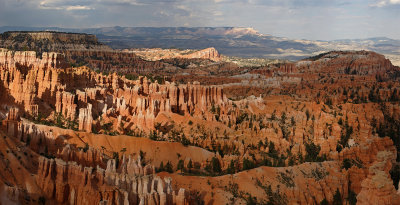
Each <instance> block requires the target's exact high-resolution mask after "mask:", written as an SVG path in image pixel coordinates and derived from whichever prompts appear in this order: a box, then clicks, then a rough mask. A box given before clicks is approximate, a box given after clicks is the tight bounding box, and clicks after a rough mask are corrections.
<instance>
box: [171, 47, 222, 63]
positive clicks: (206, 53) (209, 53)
mask: <svg viewBox="0 0 400 205" xmlns="http://www.w3.org/2000/svg"><path fill="white" fill-rule="evenodd" d="M178 58H188V59H191V58H202V59H209V60H213V61H220V60H221V56H220V54H219V53H218V51H217V49H215V48H213V47H212V48H206V49H203V50H200V51H193V52H191V53H188V54H182V55H180V56H178Z"/></svg>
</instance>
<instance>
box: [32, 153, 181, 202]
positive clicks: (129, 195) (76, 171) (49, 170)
mask: <svg viewBox="0 0 400 205" xmlns="http://www.w3.org/2000/svg"><path fill="white" fill-rule="evenodd" d="M137 162H139V164H137ZM137 162H136V161H135V160H133V159H132V158H131V157H129V159H128V160H127V161H126V160H125V157H124V158H123V160H122V162H121V165H120V168H118V169H117V166H116V161H115V160H110V161H108V163H107V164H108V165H107V169H106V170H104V169H102V168H100V167H98V166H97V167H96V168H93V167H83V166H81V165H78V164H77V163H76V162H72V161H70V162H65V161H63V160H61V159H47V158H45V157H40V158H39V170H38V178H37V183H38V185H39V186H40V187H41V188H42V189H43V191H44V193H45V194H46V197H48V198H51V199H54V200H55V201H57V202H58V203H62V204H67V203H68V204H99V203H106V202H107V203H108V204H181V205H184V204H188V196H187V194H186V193H185V190H184V189H180V190H179V191H174V190H173V189H172V184H171V179H170V178H165V179H161V178H160V177H157V176H155V175H154V174H153V173H154V167H153V168H152V167H151V166H150V165H147V166H146V167H141V165H140V159H139V160H138V161H137ZM131 169H132V170H131ZM136 171H137V172H136ZM93 187H96V189H94V188H93Z"/></svg>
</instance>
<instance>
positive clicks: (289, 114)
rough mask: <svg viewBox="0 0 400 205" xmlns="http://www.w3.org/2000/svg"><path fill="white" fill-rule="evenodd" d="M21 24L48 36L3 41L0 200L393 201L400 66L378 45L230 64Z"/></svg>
mask: <svg viewBox="0 0 400 205" xmlns="http://www.w3.org/2000/svg"><path fill="white" fill-rule="evenodd" d="M28 34H29V35H30V36H31V37H30V36H29V35H28V36H24V38H23V39H29V38H32V39H33V40H32V42H40V41H41V40H40V39H42V40H43V39H45V40H46V41H49V47H46V48H49V50H46V49H43V48H45V47H38V44H37V43H35V45H34V46H32V48H29V49H30V50H31V51H23V50H22V49H18V48H20V47H21V46H22V45H25V44H26V42H25V41H26V40H23V41H22V42H23V44H21V45H19V44H13V43H11V44H13V45H17V46H14V47H15V48H14V47H13V48H10V47H8V48H3V49H1V50H0V93H1V94H2V96H1V98H0V122H1V129H0V169H1V170H2V171H1V172H0V186H1V189H0V202H1V204H388V205H389V204H399V203H400V192H399V179H400V135H399V133H400V104H399V102H400V81H399V80H400V68H399V67H397V66H394V65H392V63H391V62H390V60H388V59H386V58H385V57H384V56H383V55H381V54H378V53H375V52H371V51H331V52H327V53H323V54H320V55H318V56H314V57H310V58H306V59H303V60H299V61H296V62H278V63H276V62H275V63H273V62H270V63H266V64H263V65H260V66H239V65H238V64H236V63H234V62H228V61H226V60H225V59H224V57H222V56H221V55H220V54H219V53H218V51H217V50H216V49H214V48H208V49H204V50H200V51H180V50H174V49H168V50H162V49H145V50H113V49H111V48H109V47H107V46H105V45H102V44H100V43H98V42H97V40H96V37H95V36H90V37H88V36H86V35H83V34H79V35H78V34H64V33H55V34H54V33H46V35H44V34H43V33H39V34H34V35H32V33H28ZM9 38H10V39H15V36H11V37H9ZM38 39H39V40H38ZM54 39H56V40H54ZM82 39H84V40H82ZM75 40H76V41H75ZM13 41H15V40H13ZM66 42H69V44H67V43H66ZM82 42H84V43H82ZM11 44H10V45H11ZM57 44H60V45H63V44H66V45H68V47H59V46H57ZM85 44H87V45H90V46H89V47H88V46H87V45H85ZM22 47H24V46H22ZM77 48H79V49H77ZM80 62H83V63H82V64H80ZM115 62H117V64H116V63H115ZM149 73H151V74H152V75H149Z"/></svg>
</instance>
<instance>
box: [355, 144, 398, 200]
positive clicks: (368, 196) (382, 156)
mask: <svg viewBox="0 0 400 205" xmlns="http://www.w3.org/2000/svg"><path fill="white" fill-rule="evenodd" d="M376 157H377V158H376V161H375V162H374V164H372V166H371V167H369V173H368V177H367V178H366V179H364V180H363V181H362V183H361V187H362V189H361V192H360V193H359V194H358V196H357V204H385V205H392V204H393V205H394V204H400V195H399V194H397V193H396V189H395V188H394V185H393V182H392V180H391V179H390V174H389V171H390V169H391V168H392V163H393V162H394V161H395V158H396V155H394V154H393V153H391V152H388V151H381V152H379V153H378V154H377V156H376Z"/></svg>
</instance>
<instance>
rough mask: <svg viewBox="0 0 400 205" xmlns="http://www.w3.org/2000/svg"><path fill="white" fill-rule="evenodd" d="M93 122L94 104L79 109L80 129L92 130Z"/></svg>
mask: <svg viewBox="0 0 400 205" xmlns="http://www.w3.org/2000/svg"><path fill="white" fill-rule="evenodd" d="M92 124H93V117H92V105H91V104H88V107H87V108H81V109H79V130H83V131H86V132H91V131H92Z"/></svg>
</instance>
